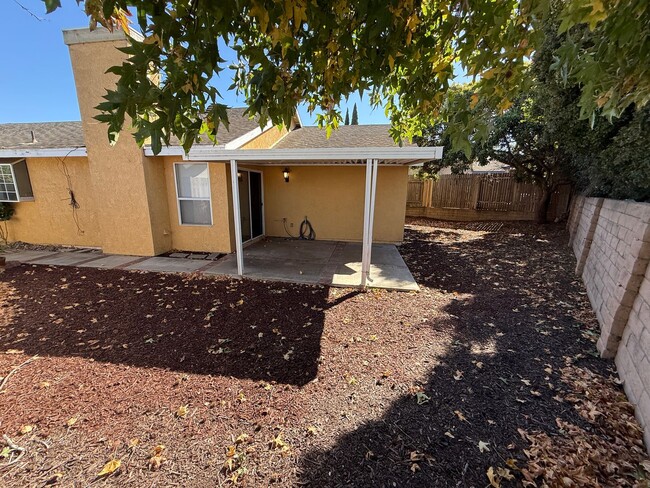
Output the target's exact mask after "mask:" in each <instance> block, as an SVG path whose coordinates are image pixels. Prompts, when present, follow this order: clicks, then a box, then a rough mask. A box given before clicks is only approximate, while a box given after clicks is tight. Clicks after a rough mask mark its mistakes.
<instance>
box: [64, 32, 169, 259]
mask: <svg viewBox="0 0 650 488" xmlns="http://www.w3.org/2000/svg"><path fill="white" fill-rule="evenodd" d="M126 45H127V41H126V40H107V41H102V42H82V43H77V44H71V45H70V46H69V49H70V59H71V61H72V68H73V73H74V78H75V85H76V88H77V98H78V100H79V110H80V113H81V121H82V125H83V131H84V139H85V142H86V146H87V152H88V161H89V166H90V175H91V179H92V184H93V188H94V195H95V201H96V208H97V219H98V223H99V230H100V234H101V246H102V249H103V250H104V252H107V253H117V254H134V255H143V256H148V255H153V254H158V253H161V252H164V251H166V250H168V249H170V248H171V244H172V243H171V236H170V233H169V232H168V231H166V229H165V228H166V227H168V224H167V222H165V212H166V208H167V202H166V201H165V200H164V199H163V198H159V197H158V195H160V192H161V181H163V179H162V178H161V176H160V175H161V173H159V172H158V171H157V170H156V169H155V168H152V167H149V168H148V167H147V166H148V165H149V164H150V162H148V161H147V159H146V158H145V157H144V155H143V152H142V150H141V149H140V148H139V147H138V146H137V144H136V143H135V140H134V139H133V137H131V135H130V134H129V133H128V132H127V131H123V133H122V134H120V138H119V140H118V142H117V144H115V145H114V146H111V145H110V144H109V143H108V136H107V128H106V126H105V125H104V124H101V123H99V122H97V121H96V120H95V119H94V118H93V117H94V116H95V115H96V114H97V111H96V110H95V108H94V107H95V106H97V104H99V103H100V102H101V101H102V96H103V95H104V94H105V92H106V89H107V88H110V87H112V86H114V85H115V83H116V80H117V79H116V77H115V75H112V74H107V73H106V70H107V69H108V68H109V67H111V66H114V65H119V64H121V63H122V62H123V61H124V59H125V57H126V55H125V54H124V53H122V52H120V51H118V50H117V47H123V46H126ZM126 126H127V127H128V121H127V123H126ZM156 192H158V194H156ZM162 194H164V193H162ZM152 218H153V220H152Z"/></svg>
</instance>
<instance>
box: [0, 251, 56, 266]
mask: <svg viewBox="0 0 650 488" xmlns="http://www.w3.org/2000/svg"><path fill="white" fill-rule="evenodd" d="M54 254H57V253H56V252H54V251H27V250H25V251H18V250H13V249H10V250H8V251H5V252H2V253H0V256H4V257H5V258H6V260H7V262H8V263H10V262H19V263H28V262H30V261H32V260H34V259H39V258H44V257H45V256H52V255H54Z"/></svg>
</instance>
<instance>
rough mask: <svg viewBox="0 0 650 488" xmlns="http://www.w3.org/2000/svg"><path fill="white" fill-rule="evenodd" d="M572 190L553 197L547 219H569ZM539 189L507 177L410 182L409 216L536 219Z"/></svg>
mask: <svg viewBox="0 0 650 488" xmlns="http://www.w3.org/2000/svg"><path fill="white" fill-rule="evenodd" d="M570 195H571V188H570V186H569V185H563V186H561V187H560V188H559V189H558V190H557V191H556V192H554V193H553V195H552V196H551V203H550V205H549V211H548V219H549V220H555V219H559V218H563V217H565V216H566V214H567V212H568V208H569V200H570ZM540 196H541V190H540V189H539V187H538V186H536V185H533V184H530V183H521V182H517V181H516V180H515V178H514V177H513V176H511V175H508V174H496V175H495V174H488V175H476V174H473V175H441V176H439V177H438V179H437V180H424V181H422V180H417V179H411V180H409V182H408V192H407V199H406V205H407V211H406V214H407V215H409V216H427V217H432V218H439V219H443V220H444V219H447V220H535V216H536V210H537V202H538V201H539V198H540Z"/></svg>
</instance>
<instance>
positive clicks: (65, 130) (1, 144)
mask: <svg viewBox="0 0 650 488" xmlns="http://www.w3.org/2000/svg"><path fill="white" fill-rule="evenodd" d="M245 110H246V109H244V108H231V109H228V120H229V122H230V127H229V129H228V130H226V128H225V127H223V128H221V130H220V131H219V134H218V136H217V139H218V143H219V144H227V143H228V142H230V141H233V140H235V139H237V138H238V137H241V136H243V135H244V134H246V133H248V132H250V131H252V130H254V129H255V128H257V127H259V124H258V123H257V121H255V120H251V119H249V118H248V117H246V116H244V111H245ZM32 131H34V136H35V139H36V142H32ZM197 144H206V145H211V144H212V142H211V141H210V140H208V139H207V138H206V139H205V140H202V141H199V142H197ZM85 145H86V144H85V142H84V136H83V129H82V126H81V122H29V123H22V124H0V149H28V148H29V149H50V148H64V147H71V148H72V147H84V146H85ZM172 145H178V139H176V138H172Z"/></svg>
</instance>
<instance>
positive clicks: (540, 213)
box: [535, 186, 553, 224]
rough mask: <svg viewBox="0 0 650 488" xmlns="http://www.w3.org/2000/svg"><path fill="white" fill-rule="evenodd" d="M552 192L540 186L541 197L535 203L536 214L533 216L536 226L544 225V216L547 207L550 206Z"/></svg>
mask: <svg viewBox="0 0 650 488" xmlns="http://www.w3.org/2000/svg"><path fill="white" fill-rule="evenodd" d="M552 194H553V191H552V190H551V189H550V188H547V187H545V186H542V196H541V197H540V198H539V201H538V202H537V214H536V216H535V221H536V222H537V223H538V224H545V223H546V215H547V214H548V207H549V205H550V204H551V195H552Z"/></svg>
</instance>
